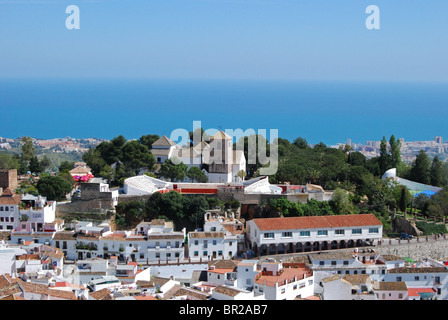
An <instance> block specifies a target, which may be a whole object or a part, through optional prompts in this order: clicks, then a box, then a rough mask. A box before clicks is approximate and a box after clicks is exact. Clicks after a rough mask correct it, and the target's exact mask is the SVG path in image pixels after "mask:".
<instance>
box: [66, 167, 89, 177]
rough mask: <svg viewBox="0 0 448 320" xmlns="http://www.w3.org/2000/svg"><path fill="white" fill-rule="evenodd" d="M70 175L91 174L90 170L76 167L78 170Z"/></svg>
mask: <svg viewBox="0 0 448 320" xmlns="http://www.w3.org/2000/svg"><path fill="white" fill-rule="evenodd" d="M70 174H72V175H79V174H91V172H90V169H89V168H84V167H76V168H74V169H72V170H70Z"/></svg>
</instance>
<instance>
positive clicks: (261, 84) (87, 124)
mask: <svg viewBox="0 0 448 320" xmlns="http://www.w3.org/2000/svg"><path fill="white" fill-rule="evenodd" d="M447 120H448V83H430V82H425V83H417V82H348V81H294V80H216V79H201V80H197V79H193V80H192V79H36V78H33V79H0V137H3V138H17V137H21V136H31V137H34V138H39V139H52V138H63V137H67V136H69V137H72V138H91V137H94V138H103V139H112V138H114V137H116V136H118V135H123V136H124V137H125V138H126V139H138V138H139V137H141V136H142V135H146V134H158V135H159V136H161V135H166V136H168V137H170V136H171V134H172V133H173V131H174V130H177V129H184V130H187V131H192V130H193V129H194V126H196V127H197V125H198V123H199V124H200V126H202V128H204V129H206V130H211V131H213V130H227V129H229V130H237V129H241V130H242V131H243V132H244V131H246V132H256V133H260V134H265V135H266V136H267V138H269V137H271V136H272V137H275V132H277V136H278V137H280V138H283V139H287V140H290V141H291V142H292V141H293V140H294V139H296V138H298V137H302V138H305V139H306V140H307V141H308V142H309V143H311V144H315V143H319V142H323V143H325V144H327V145H334V144H337V143H345V142H346V141H347V139H351V142H352V143H362V144H364V143H365V142H366V141H369V140H381V139H382V137H383V136H385V137H386V138H387V139H389V137H390V136H391V135H392V134H393V135H395V137H396V138H397V139H398V138H404V139H405V141H417V140H433V139H434V138H435V137H436V136H442V137H444V139H445V138H448V126H447ZM275 130H277V131H275ZM271 133H272V135H271Z"/></svg>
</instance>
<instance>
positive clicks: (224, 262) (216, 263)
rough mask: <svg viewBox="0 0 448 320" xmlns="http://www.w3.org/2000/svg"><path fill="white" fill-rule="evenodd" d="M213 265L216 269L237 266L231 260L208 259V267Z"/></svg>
mask: <svg viewBox="0 0 448 320" xmlns="http://www.w3.org/2000/svg"><path fill="white" fill-rule="evenodd" d="M212 266H214V267H215V270H216V269H232V270H235V269H236V268H237V267H238V264H237V263H235V262H234V261H232V260H218V261H210V262H209V263H208V268H209V269H210V267H212Z"/></svg>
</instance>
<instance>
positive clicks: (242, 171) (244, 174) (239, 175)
mask: <svg viewBox="0 0 448 320" xmlns="http://www.w3.org/2000/svg"><path fill="white" fill-rule="evenodd" d="M237 176H238V177H240V178H241V180H243V181H244V178H245V177H246V176H247V173H246V171H244V170H240V171H238V173H237Z"/></svg>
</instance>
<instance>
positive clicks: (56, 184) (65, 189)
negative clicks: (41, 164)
mask: <svg viewBox="0 0 448 320" xmlns="http://www.w3.org/2000/svg"><path fill="white" fill-rule="evenodd" d="M36 187H37V190H38V191H39V194H40V195H42V196H45V197H47V199H48V200H56V201H61V200H63V199H65V196H66V195H67V194H69V193H70V192H71V191H72V189H73V187H72V185H71V184H70V183H69V182H68V181H67V180H65V179H63V178H61V177H58V176H44V177H41V178H40V179H39V181H38V182H37V186H36Z"/></svg>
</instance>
